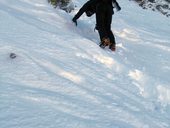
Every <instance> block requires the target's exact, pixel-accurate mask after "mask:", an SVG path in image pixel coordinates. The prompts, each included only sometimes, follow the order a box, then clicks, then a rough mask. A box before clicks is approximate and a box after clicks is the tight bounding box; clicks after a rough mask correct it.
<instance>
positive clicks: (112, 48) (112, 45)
mask: <svg viewBox="0 0 170 128" xmlns="http://www.w3.org/2000/svg"><path fill="white" fill-rule="evenodd" d="M109 48H110V50H112V51H116V44H113V43H112V44H111V45H110V46H109Z"/></svg>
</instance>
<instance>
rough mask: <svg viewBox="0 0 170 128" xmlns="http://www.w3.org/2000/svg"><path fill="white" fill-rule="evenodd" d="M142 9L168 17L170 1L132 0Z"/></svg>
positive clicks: (169, 14) (169, 15)
mask: <svg viewBox="0 0 170 128" xmlns="http://www.w3.org/2000/svg"><path fill="white" fill-rule="evenodd" d="M134 1H135V2H137V3H138V4H139V6H141V7H142V8H143V9H150V10H152V11H158V12H160V13H162V14H163V15H165V16H167V17H170V0H134Z"/></svg>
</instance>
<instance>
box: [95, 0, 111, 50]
mask: <svg viewBox="0 0 170 128" xmlns="http://www.w3.org/2000/svg"><path fill="white" fill-rule="evenodd" d="M106 10H107V6H106V4H104V3H99V4H98V5H97V7H96V23H97V28H98V32H99V36H100V40H101V44H100V47H103V48H104V47H105V46H107V45H110V39H109V38H108V33H107V30H106V18H107V17H106Z"/></svg>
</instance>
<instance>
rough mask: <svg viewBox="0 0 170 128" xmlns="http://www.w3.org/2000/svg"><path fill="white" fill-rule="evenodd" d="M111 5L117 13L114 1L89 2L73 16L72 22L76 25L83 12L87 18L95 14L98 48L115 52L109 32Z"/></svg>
mask: <svg viewBox="0 0 170 128" xmlns="http://www.w3.org/2000/svg"><path fill="white" fill-rule="evenodd" d="M112 3H113V4H114V5H115V7H116V9H117V10H118V11H119V10H121V8H120V6H119V4H118V3H117V1H116V0H89V1H88V2H86V3H85V4H84V5H83V7H82V8H81V9H80V10H79V12H78V13H77V14H76V15H75V16H74V18H73V19H72V21H73V22H74V23H75V24H76V25H77V19H78V18H79V17H80V16H81V15H82V14H83V13H84V12H85V13H86V15H87V16H91V15H93V14H94V13H96V29H97V30H98V32H99V36H100V40H101V43H100V47H102V48H105V47H106V46H109V48H110V49H111V50H113V51H115V44H116V43H115V37H114V35H113V33H112V31H111V22H112V15H113V13H114V11H113V5H112Z"/></svg>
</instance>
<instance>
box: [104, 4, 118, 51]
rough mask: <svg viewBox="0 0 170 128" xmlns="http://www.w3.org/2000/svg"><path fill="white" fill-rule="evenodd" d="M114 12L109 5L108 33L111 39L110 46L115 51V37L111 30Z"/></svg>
mask: <svg viewBox="0 0 170 128" xmlns="http://www.w3.org/2000/svg"><path fill="white" fill-rule="evenodd" d="M112 14H113V9H112V7H111V6H109V5H108V7H107V15H106V17H107V18H106V19H107V20H106V32H107V33H108V37H109V39H110V42H111V45H110V46H109V48H110V49H111V50H113V51H115V45H116V42H115V37H114V35H113V32H112V30H111V23H112Z"/></svg>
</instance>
